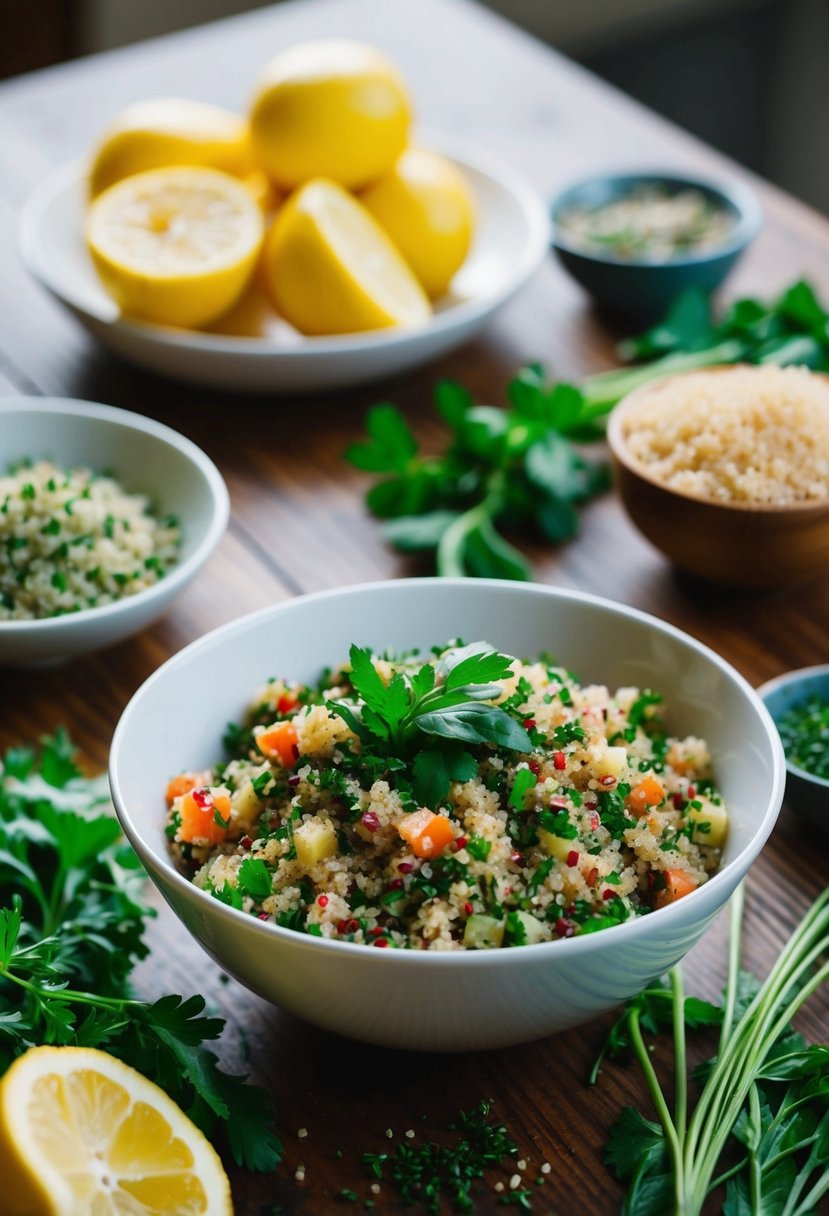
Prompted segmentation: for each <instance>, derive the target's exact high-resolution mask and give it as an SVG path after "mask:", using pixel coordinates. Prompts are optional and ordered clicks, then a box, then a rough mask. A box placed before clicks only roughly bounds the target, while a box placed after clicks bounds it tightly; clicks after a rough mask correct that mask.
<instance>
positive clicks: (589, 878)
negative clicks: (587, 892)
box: [587, 866, 599, 887]
mask: <svg viewBox="0 0 829 1216" xmlns="http://www.w3.org/2000/svg"><path fill="white" fill-rule="evenodd" d="M598 877H599V871H598V869H597V867H596V866H594V867H593V869H592V870H591V871H590V873H589V874H588V875H587V885H588V887H592V886H593V883H594V882H595V881H596V879H597V878H598Z"/></svg>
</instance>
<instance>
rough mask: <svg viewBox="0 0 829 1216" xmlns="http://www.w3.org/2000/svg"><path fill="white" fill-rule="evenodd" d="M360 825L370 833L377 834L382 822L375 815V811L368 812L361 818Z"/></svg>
mask: <svg viewBox="0 0 829 1216" xmlns="http://www.w3.org/2000/svg"><path fill="white" fill-rule="evenodd" d="M360 823H361V824H362V825H363V827H364V828H365V829H366V831H368V832H376V831H377V829H378V828H379V826H380V820H379V818H378V817H377V815H375V813H374V811H366V812H365V813H364V814H363V815H361V816H360Z"/></svg>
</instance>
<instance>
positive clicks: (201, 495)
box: [0, 399, 218, 585]
mask: <svg viewBox="0 0 829 1216" xmlns="http://www.w3.org/2000/svg"><path fill="white" fill-rule="evenodd" d="M135 423H136V424H137V425H133V424H131V423H130V422H129V415H127V414H126V413H125V412H124V411H119V410H112V409H109V407H106V406H104V407H100V406H99V407H95V406H91V405H89V404H88V403H84V402H66V401H60V402H54V403H50V402H49V401H42V400H37V399H35V400H32V401H31V402H27V404H26V405H21V406H13V407H10V406H8V405H6V404H0V469H4V470H5V469H6V468H7V467H8V466H9V465H10V464H13V463H15V462H17V461H20V460H24V459H31V460H35V461H36V460H40V459H48V460H52V461H54V463H55V464H57V465H59V466H61V467H63V468H68V467H73V466H74V467H84V468H90V469H92V470H94V471H99V472H104V471H109V472H112V473H113V474H114V475H115V476H116V478H117V479H118V481H119V482H120V483H121V484H122V486H123V487H124V489H125V490H127V491H128V492H131V493H142V494H145V495H147V497H148V498H149V499H150V503H151V508H152V510H153V511H155V512H156V513H157V514H160V515H176V516H177V517H178V519H179V520H180V522H181V525H182V547H181V553H180V557H179V561H178V563H177V568H180V567H181V566H182V565H183V564H184V563H185V562H186V561H187V560H188V559H189V558H190V557H191V556H192V555H193V554H195V553H196V551H197V550H198V549H199V547H200V546H201V545H202V544H203V543H204V539H205V535H206V533H207V531H208V529H209V528H210V525H211V522H212V521H213V520H214V518H215V514H216V502H215V489H214V486H213V485H212V484H211V480H210V479H209V478H208V476H207V475H206V473H205V469H204V467H203V466H202V465H201V463H194V459H193V456H192V455H191V454H189V452H188V450H182V447H179V446H177V444H181V445H182V446H183V447H184V448H185V449H192V445H191V444H190V443H189V441H186V440H183V439H181V437H179V436H176V437H175V442H174V441H173V438H172V432H170V436H171V438H166V437H164V435H163V432H165V431H166V430H167V428H162V427H158V428H155V426H154V424H148V423H145V422H144V420H143V419H139V418H137V417H136V419H135ZM143 426H150V427H152V430H144V429H141V427H143ZM192 450H193V451H194V452H195V451H196V449H192ZM199 455H200V454H199ZM201 460H204V463H205V464H207V461H206V458H204V457H201ZM217 477H218V475H217ZM159 585H160V584H159Z"/></svg>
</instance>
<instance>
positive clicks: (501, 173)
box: [20, 136, 548, 359]
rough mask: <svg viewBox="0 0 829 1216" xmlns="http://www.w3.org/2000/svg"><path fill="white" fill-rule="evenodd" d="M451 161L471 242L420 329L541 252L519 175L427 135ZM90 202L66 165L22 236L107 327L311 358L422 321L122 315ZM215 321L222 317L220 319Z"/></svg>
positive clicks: (534, 206) (503, 283) (79, 168)
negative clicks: (182, 319)
mask: <svg viewBox="0 0 829 1216" xmlns="http://www.w3.org/2000/svg"><path fill="white" fill-rule="evenodd" d="M423 142H424V144H426V145H428V146H435V147H437V148H438V150H440V151H443V152H444V153H445V154H446V155H448V156H449V157H450V159H451V160H453V161H454V163H455V164H456V165H457V166H458V168H459V169H460V170H461V172H462V173H463V175H464V177H465V178H466V181H467V183H468V184H469V187H470V189H471V192H472V196H473V201H474V206H475V213H476V230H475V237H474V241H473V245H472V248H471V250H470V252H469V255H468V256H467V259H466V261H465V262H464V265H463V266H462V267H461V269H460V271H459V272H458V274H457V275H456V276H455V278H454V280H453V281H452V284H451V286H450V290H449V292H448V293H447V295H446V296H444V297H443V298H442V299H441V300H439V301H438V302H437V303H436V310H435V316H434V317H433V319H432V320H431V322H430V323H429V325H428V326H426V327H425V329H426V330H432V329H434V328H441V327H442V326H445V325H447V324H452V323H454V320H455V319H457V320H460V319H461V318H463V317H465V316H466V315H467V314H468V313H469V312H470V311H474V310H476V309H481V308H488V307H491V306H492V304H493V303H494V302H497V301H499V300H500V299H502V298H505V297H506V296H507V295H509V294H511V292H512V291H513V290H514V289H515V287H516V286H517V284H518V283H519V282H521V281H522V280H523V279H524V278H525V277H526V275H527V274H528V273H529V271H530V270H531V269H534V268H535V265H536V264H537V263H538V261H539V260H540V258H541V257H542V256H543V253H544V249H545V247H546V245H547V235H548V224H547V220H546V217H545V215H544V209H543V206H542V204H541V202H540V200H539V199H537V197H536V196H535V194H534V192H533V191H532V190H530V188H529V187H527V186H526V185H525V183H524V182H523V181H522V180H521V179H520V178H518V176H517V175H513V174H512V173H511V172H510V171H509V170H506V169H505V168H503V167H502V166H500V165H497V164H495V163H493V162H490V161H489V159H488V158H486V157H480V156H477V155H474V154H467V153H464V152H463V151H461V150H458V151H453V149H452V147H450V146H449V145H448V144H447V143H446V141H445V140H443V139H439V138H432V137H431V136H428V137H425V138H424V141H423ZM86 204H87V185H86V173H85V167H84V165H83V164H82V163H76V164H72V165H66V166H64V167H63V168H62V169H59V170H58V171H57V172H56V173H54V174H53V175H52V176H50V177H49V178H48V179H47V180H46V181H45V182H43V183H42V184H41V186H40V187H39V188H38V189H37V190H36V191H35V192H34V194H33V195H32V197H31V198H30V199H29V200H28V202H27V204H26V207H25V208H24V212H23V216H22V219H21V232H20V242H21V250H22V254H23V258H24V261H25V262H26V263H27V265H28V267H29V269H30V270H31V271H32V272H33V273H34V274H35V275H36V277H37V278H39V279H40V280H41V281H42V282H43V283H44V284H45V285H46V286H47V287H48V288H49V289H50V290H51V291H52V292H54V294H55V295H56V296H58V297H59V298H60V299H61V300H63V301H64V302H65V303H67V304H68V305H69V306H70V307H72V308H74V309H75V310H76V311H77V312H79V313H80V314H81V315H82V316H84V317H87V318H89V319H92V320H94V321H96V322H98V323H99V324H104V325H106V326H118V327H119V328H125V329H131V330H134V331H136V332H139V333H140V334H141V335H142V336H143V337H144V338H145V339H146V340H149V341H153V342H157V343H164V344H172V345H177V346H186V347H193V348H201V349H209V350H223V351H227V352H235V353H249V354H254V353H256V351H257V350H262V349H265V350H270V351H274V352H279V351H285V352H290V353H291V354H292V355H296V354H298V353H301V352H304V351H306V352H307V353H308V357H309V358H311V359H313V358H316V357H318V356H319V354H320V353H322V352H324V351H326V350H331V351H332V352H334V351H336V352H342V351H343V350H348V349H359V348H361V347H365V346H366V345H387V344H390V343H400V342H408V341H415V340H417V336H418V334H420V333H422V332H423V331H422V330H383V331H376V332H373V333H370V334H355V335H350V334H346V335H340V336H335V337H331V338H306V337H304V336H303V335H301V334H299V333H297V331H296V330H294V329H293V328H292V327H291V326H290V325H288V324H286V323H284V322H281V321H279V320H278V318H273V321H272V323H271V321H269V322H268V327H267V336H266V337H264V338H263V337H245V336H239V335H238V334H224V333H216V332H206V331H195V330H177V329H170V328H166V327H164V326H157V325H151V324H148V323H143V322H137V321H129V320H127V319H125V318H123V317H122V316H121V314H120V310H119V309H118V306H117V305H116V304H115V303H114V301H113V300H112V299H110V297H109V296H108V295H107V294H106V292H105V291H104V289H103V286H102V285H101V282H100V280H99V279H98V276H97V274H96V272H95V268H94V266H93V264H92V260H91V258H90V257H89V254H88V252H87V249H86V245H85V242H84V213H85V209H86ZM218 328H221V322H220V323H219V324H218Z"/></svg>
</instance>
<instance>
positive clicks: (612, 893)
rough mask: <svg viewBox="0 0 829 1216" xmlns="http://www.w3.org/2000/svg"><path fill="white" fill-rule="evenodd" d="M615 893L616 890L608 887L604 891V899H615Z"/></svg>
mask: <svg viewBox="0 0 829 1216" xmlns="http://www.w3.org/2000/svg"><path fill="white" fill-rule="evenodd" d="M615 895H616V892H615V891H614V890H612V889H611V888H610V887H608V888H607V890H606V891H603V892H602V899H613V898H615Z"/></svg>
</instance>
